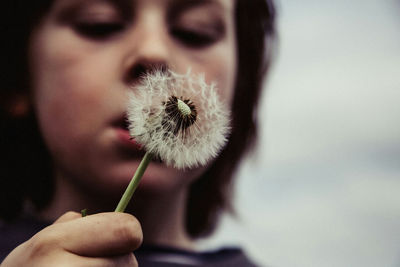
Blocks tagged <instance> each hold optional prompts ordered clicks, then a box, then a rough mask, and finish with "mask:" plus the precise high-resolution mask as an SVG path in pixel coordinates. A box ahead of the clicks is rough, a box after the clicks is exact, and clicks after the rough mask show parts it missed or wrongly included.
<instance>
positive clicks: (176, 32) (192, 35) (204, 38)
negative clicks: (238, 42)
mask: <svg viewBox="0 0 400 267" xmlns="http://www.w3.org/2000/svg"><path fill="white" fill-rule="evenodd" d="M170 34H171V35H172V36H173V37H174V38H175V39H177V40H178V41H180V42H181V43H183V44H184V45H186V46H188V47H192V48H205V47H207V46H210V45H212V44H213V43H215V42H216V41H217V40H218V39H219V38H218V36H215V34H210V33H204V32H201V31H196V30H190V29H185V28H180V27H173V28H172V29H171V30H170Z"/></svg>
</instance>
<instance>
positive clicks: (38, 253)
mask: <svg viewBox="0 0 400 267" xmlns="http://www.w3.org/2000/svg"><path fill="white" fill-rule="evenodd" d="M56 236H57V235H56V234H55V232H54V231H53V230H50V229H45V230H43V231H41V232H39V233H38V234H36V235H34V236H33V237H32V238H31V239H30V240H29V241H28V242H27V249H28V250H27V251H28V252H29V257H30V258H42V257H43V256H46V255H48V254H49V252H50V251H52V250H54V249H56V247H57V238H56Z"/></svg>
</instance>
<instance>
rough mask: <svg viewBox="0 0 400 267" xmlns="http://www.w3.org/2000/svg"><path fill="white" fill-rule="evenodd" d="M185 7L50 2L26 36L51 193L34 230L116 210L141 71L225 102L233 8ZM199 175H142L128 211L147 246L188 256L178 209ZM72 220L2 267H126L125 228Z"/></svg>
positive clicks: (127, 171) (132, 150)
mask: <svg viewBox="0 0 400 267" xmlns="http://www.w3.org/2000/svg"><path fill="white" fill-rule="evenodd" d="M184 3H185V1H182V0H168V1H165V0H136V1H130V0H127V1H102V0H100V1H99V0H95V1H89V0H56V1H55V3H54V5H53V7H52V8H51V10H50V12H49V13H48V14H47V15H46V16H45V17H44V18H43V20H42V22H41V23H40V24H39V25H38V26H37V27H36V29H35V30H34V32H33V34H32V39H31V45H30V51H29V52H30V53H29V54H30V68H31V70H32V72H31V73H32V85H33V86H32V87H33V90H32V103H33V107H34V108H35V111H36V113H37V115H38V120H39V125H40V129H41V131H42V134H43V136H44V140H45V142H46V144H47V146H48V148H49V150H50V152H51V155H52V158H53V161H54V175H55V181H56V191H55V197H54V200H53V201H52V203H51V205H50V206H49V207H48V208H47V209H46V210H44V211H43V212H42V213H41V214H40V216H41V217H42V218H44V219H49V220H55V219H56V218H58V217H59V216H61V215H62V214H63V213H64V212H65V211H67V210H80V209H82V208H88V210H89V212H90V213H97V212H101V211H104V210H113V209H114V208H115V206H116V204H117V202H118V200H119V197H120V196H121V194H122V192H123V190H124V189H125V187H126V185H127V183H128V182H129V180H130V178H131V176H132V174H133V172H134V170H135V169H136V167H137V166H138V164H139V161H140V156H141V152H140V151H139V150H138V148H137V146H135V145H134V144H132V143H129V142H126V140H125V139H126V138H125V137H126V132H124V131H125V130H124V129H123V128H121V122H122V121H123V119H124V113H125V107H126V92H127V90H134V85H135V84H136V83H137V82H138V81H139V79H140V76H139V74H140V70H143V69H147V68H149V66H150V65H158V66H168V67H170V68H171V69H172V70H173V71H175V72H183V73H184V72H186V70H187V69H188V67H190V68H191V70H192V72H193V73H204V74H205V77H206V80H207V81H208V82H211V81H213V82H216V83H217V85H218V88H219V94H220V95H221V97H222V99H223V100H225V101H226V102H227V103H230V102H231V100H232V96H233V88H234V82H235V75H236V44H235V33H234V18H233V10H234V1H232V0H213V1H198V3H196V1H194V2H193V3H192V4H190V5H186V4H184ZM186 3H187V1H186ZM132 88H133V89H132ZM124 138H125V139H124ZM203 171H204V168H199V169H194V170H188V171H179V170H176V169H173V168H168V167H165V166H164V165H162V164H160V163H156V162H152V163H151V164H150V166H149V168H148V169H147V171H146V173H145V175H144V177H143V179H142V181H141V184H140V186H139V189H138V192H137V193H136V194H135V197H134V201H133V202H134V203H133V204H132V205H131V207H130V212H131V213H133V214H134V215H135V216H136V217H137V218H138V220H139V221H140V222H141V225H142V226H143V234H144V237H145V238H144V240H145V242H147V243H156V244H164V245H170V246H175V247H185V248H190V247H192V245H193V243H192V240H190V238H189V237H188V236H187V234H186V232H185V229H184V210H185V199H186V193H187V187H188V185H189V184H190V182H192V181H193V180H194V179H196V177H198V176H199V175H200V174H201V173H202V172H203ZM71 196H73V197H71ZM79 217H80V216H79V214H76V213H67V214H64V215H62V216H61V217H60V218H59V219H58V220H57V221H56V222H55V223H54V224H53V225H51V226H50V227H48V228H45V229H44V230H43V231H41V232H39V233H38V234H36V235H35V236H34V237H33V238H32V239H30V240H28V241H27V242H26V243H23V244H22V245H21V246H20V247H18V248H17V249H15V250H14V251H13V252H12V253H11V254H10V255H9V257H7V258H6V260H5V262H4V263H3V264H2V266H23V265H24V263H27V262H29V264H30V266H35V264H36V265H37V266H46V264H48V265H49V266H58V265H53V264H52V263H54V262H57V263H58V264H59V265H63V263H69V266H70V265H71V262H75V263H76V265H79V266H80V265H85V264H86V265H90V266H103V265H104V263H105V262H112V263H113V264H114V265H115V266H118V265H119V264H121V262H122V263H126V262H129V263H130V264H132V265H135V260H134V258H133V256H132V254H131V253H129V252H131V251H133V250H134V249H135V248H137V247H138V246H139V244H140V243H141V240H142V228H141V227H140V223H139V221H138V220H137V219H136V218H135V217H133V216H132V215H127V214H119V213H118V214H117V213H98V214H96V215H91V216H88V217H85V218H79ZM160 218H162V219H160ZM93 226H95V227H93ZM165 229H168V230H165ZM88 233H90V234H88ZM105 233H106V234H105ZM82 236H85V238H82ZM86 237H88V238H86ZM99 237H100V238H99ZM61 241H62V242H61ZM66 241H67V242H66ZM105 248H107V249H105ZM22 252H24V253H22ZM27 252H30V253H27ZM22 254H26V255H24V256H21V255H22ZM44 263H46V264H45V265H42V264H44ZM114 265H110V266H114ZM122 265H123V264H122ZM107 266H108V265H107ZM124 266H125V265H124Z"/></svg>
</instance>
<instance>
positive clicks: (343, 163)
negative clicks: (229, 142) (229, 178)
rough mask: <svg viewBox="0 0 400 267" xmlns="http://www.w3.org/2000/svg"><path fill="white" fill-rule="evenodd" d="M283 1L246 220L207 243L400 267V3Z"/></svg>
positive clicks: (245, 182) (243, 175) (284, 262)
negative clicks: (276, 49) (277, 43)
mask: <svg viewBox="0 0 400 267" xmlns="http://www.w3.org/2000/svg"><path fill="white" fill-rule="evenodd" d="M277 9H278V13H279V14H278V32H279V49H278V51H277V57H276V60H275V63H274V66H273V69H272V72H271V75H270V77H269V79H268V81H267V82H266V88H267V92H266V94H264V97H263V103H262V108H261V114H262V125H261V127H262V134H261V135H262V139H261V142H260V144H259V146H258V150H257V151H256V153H254V155H253V156H252V157H251V158H249V160H248V161H247V162H246V164H245V165H244V166H243V168H242V169H241V171H240V173H239V177H238V178H239V179H238V180H239V183H238V186H237V193H236V198H235V202H236V206H237V207H238V213H239V216H240V220H239V221H235V220H232V219H231V218H229V217H226V218H225V219H224V221H223V224H222V225H221V227H220V229H219V231H218V233H217V235H216V237H215V238H213V239H212V240H210V241H208V243H207V245H210V244H211V245H217V244H240V245H242V246H244V248H245V249H246V251H247V253H248V254H249V255H250V256H251V257H252V258H253V259H255V260H256V261H257V262H258V263H260V264H261V265H262V266H282V267H283V266H285V267H292V266H304V267H305V266H307V267H309V266H324V267H325V266H363V267H368V266H371V267H377V266H379V267H381V266H388V267H394V266H400V1H397V0H335V1H328V0H319V1H318V0H314V1H313V0H302V1H294V0H280V1H278V2H277ZM249 30H251V29H249Z"/></svg>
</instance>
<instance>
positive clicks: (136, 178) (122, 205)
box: [115, 152, 152, 212]
mask: <svg viewBox="0 0 400 267" xmlns="http://www.w3.org/2000/svg"><path fill="white" fill-rule="evenodd" d="M151 158H152V155H151V154H150V153H148V152H146V154H144V156H143V159H142V161H141V162H140V164H139V167H138V168H137V170H136V172H135V174H134V175H133V177H132V179H131V181H130V182H129V185H128V187H127V188H126V190H125V193H124V194H123V195H122V197H121V200H120V201H119V203H118V206H117V208H116V209H115V211H116V212H124V211H125V209H126V206H128V203H129V201H130V200H131V198H132V196H133V193H134V192H135V190H136V188H137V187H138V185H139V182H140V179H141V178H142V176H143V174H144V171H145V170H146V168H147V166H148V165H149V163H150V161H151Z"/></svg>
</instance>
